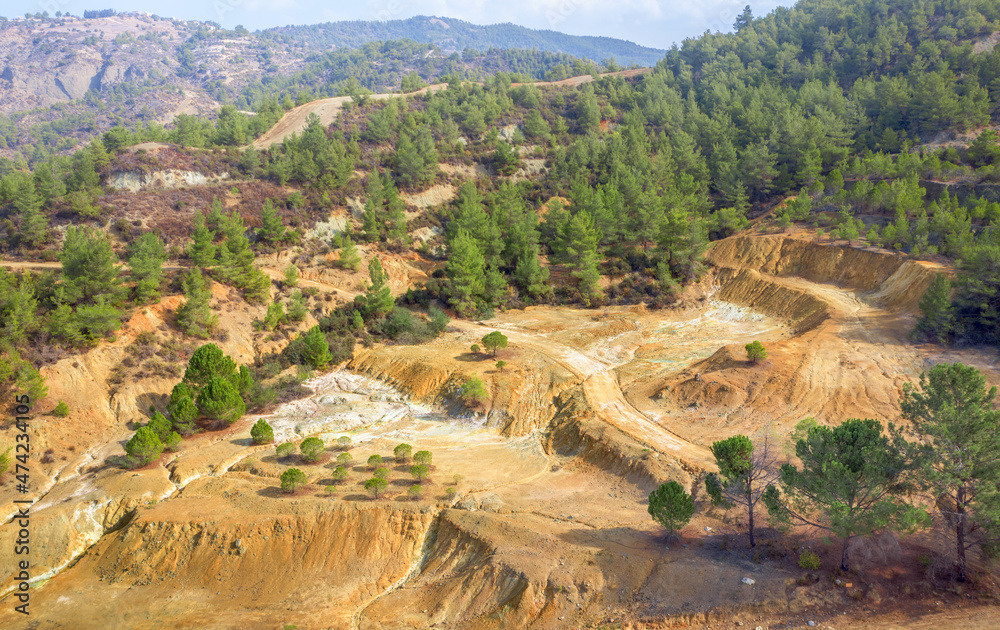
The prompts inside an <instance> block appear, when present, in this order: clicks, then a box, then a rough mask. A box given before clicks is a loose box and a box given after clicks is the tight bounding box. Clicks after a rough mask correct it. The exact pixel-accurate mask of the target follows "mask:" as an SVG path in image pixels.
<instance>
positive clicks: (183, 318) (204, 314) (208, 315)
mask: <svg viewBox="0 0 1000 630" xmlns="http://www.w3.org/2000/svg"><path fill="white" fill-rule="evenodd" d="M183 286H184V303H183V304H181V305H180V306H178V307H177V325H178V326H180V327H181V330H183V331H184V332H185V333H187V334H189V335H193V336H195V337H201V338H206V337H208V336H209V334H210V333H211V332H212V331H214V330H215V328H216V326H218V324H219V317H218V316H217V315H215V314H214V313H212V309H211V307H210V306H209V299H210V298H211V297H212V291H211V290H210V289H209V288H208V286H206V282H205V276H203V275H202V273H201V270H200V269H198V268H197V267H195V268H194V269H192V270H191V273H189V274H188V275H187V277H186V278H185V279H184V285H183Z"/></svg>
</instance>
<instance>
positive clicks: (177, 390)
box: [167, 382, 200, 435]
mask: <svg viewBox="0 0 1000 630" xmlns="http://www.w3.org/2000/svg"><path fill="white" fill-rule="evenodd" d="M194 397H195V392H194V390H193V389H192V388H191V387H190V386H189V385H188V384H187V383H184V382H180V383H178V384H176V385H174V389H173V391H172V392H170V402H169V403H168V404H167V413H168V414H169V415H170V422H171V424H173V427H174V430H175V431H177V432H179V433H180V434H181V435H190V434H192V433H194V431H195V429H196V426H195V420H196V419H197V418H198V416H199V414H200V412H199V411H198V407H197V405H195V404H194Z"/></svg>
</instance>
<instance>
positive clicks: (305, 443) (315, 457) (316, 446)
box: [299, 437, 326, 463]
mask: <svg viewBox="0 0 1000 630" xmlns="http://www.w3.org/2000/svg"><path fill="white" fill-rule="evenodd" d="M325 449H326V444H323V440H321V439H319V438H318V437H307V438H306V439H304V440H302V444H300V445H299V451H301V453H302V459H303V460H304V461H307V462H309V463H312V462H317V461H319V458H320V457H322V456H323V451H324V450H325Z"/></svg>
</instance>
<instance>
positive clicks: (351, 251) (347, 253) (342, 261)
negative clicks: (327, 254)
mask: <svg viewBox="0 0 1000 630" xmlns="http://www.w3.org/2000/svg"><path fill="white" fill-rule="evenodd" d="M341 243H342V244H341V247H340V254H339V255H338V260H337V263H338V264H339V265H340V266H341V267H343V268H344V269H350V270H352V271H356V270H357V268H358V267H360V266H361V256H360V254H358V248H357V246H356V245H355V244H354V241H353V240H351V235H350V234H345V235H344V238H343V240H342V241H341Z"/></svg>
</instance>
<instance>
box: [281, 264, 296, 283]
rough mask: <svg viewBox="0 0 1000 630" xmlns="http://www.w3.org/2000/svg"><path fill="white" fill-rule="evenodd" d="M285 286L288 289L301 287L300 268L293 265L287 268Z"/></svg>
mask: <svg viewBox="0 0 1000 630" xmlns="http://www.w3.org/2000/svg"><path fill="white" fill-rule="evenodd" d="M284 284H285V286H288V287H297V286H299V268H298V267H296V266H295V265H293V264H290V265H288V266H287V267H285V274H284Z"/></svg>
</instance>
